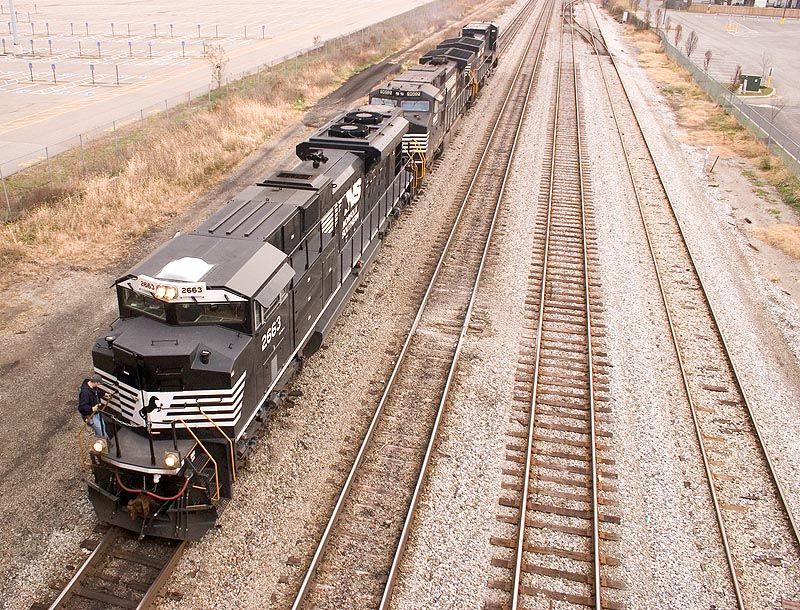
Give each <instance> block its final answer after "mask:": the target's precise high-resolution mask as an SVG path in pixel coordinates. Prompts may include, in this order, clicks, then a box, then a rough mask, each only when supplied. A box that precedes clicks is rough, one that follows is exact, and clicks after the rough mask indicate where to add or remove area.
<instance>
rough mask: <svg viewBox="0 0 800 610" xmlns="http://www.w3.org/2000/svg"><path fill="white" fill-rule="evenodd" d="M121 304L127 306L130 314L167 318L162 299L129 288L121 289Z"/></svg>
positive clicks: (160, 318)
mask: <svg viewBox="0 0 800 610" xmlns="http://www.w3.org/2000/svg"><path fill="white" fill-rule="evenodd" d="M122 306H123V307H125V308H127V309H128V310H129V311H130V313H131V314H132V315H137V314H140V313H143V314H145V315H146V316H150V317H153V318H157V319H159V320H164V321H166V319H167V311H166V307H165V303H164V302H163V301H159V300H158V299H154V298H153V297H149V296H146V295H144V294H140V293H138V292H134V291H133V290H130V289H129V288H125V289H124V290H123V291H122Z"/></svg>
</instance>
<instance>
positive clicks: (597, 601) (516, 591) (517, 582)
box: [511, 4, 602, 610]
mask: <svg viewBox="0 0 800 610" xmlns="http://www.w3.org/2000/svg"><path fill="white" fill-rule="evenodd" d="M565 7H566V4H564V5H562V19H560V20H559V23H560V26H559V27H560V36H559V62H558V70H557V74H556V93H555V103H554V111H553V146H552V150H551V154H550V176H549V179H548V195H547V220H546V226H545V241H544V251H543V258H542V271H541V278H542V279H541V286H540V291H539V312H538V321H537V327H536V345H535V350H534V370H533V387H532V391H531V400H530V416H529V419H528V433H527V444H526V451H525V467H524V471H523V483H522V498H521V501H520V512H519V524H518V535H517V546H516V553H515V561H514V581H513V583H512V596H511V610H517V609H518V608H520V604H521V600H520V597H521V596H520V591H521V580H522V571H523V570H522V564H523V562H522V559H523V553H524V549H525V530H526V527H527V524H526V522H527V503H528V495H529V490H530V479H531V467H532V460H533V439H534V436H535V422H536V403H537V398H538V390H539V368H540V363H541V351H542V334H543V324H544V313H545V312H544V310H545V300H546V299H545V297H546V289H547V277H548V259H549V254H550V236H551V225H552V214H553V199H554V193H555V173H556V171H555V170H556V155H557V147H558V144H557V140H558V137H557V136H558V131H559V108H560V106H561V98H562V95H561V76H562V69H563V60H562V56H563V36H564V19H563V16H564V10H565ZM570 43H571V45H570V52H571V57H572V74H573V79H572V80H573V94H574V96H575V120H576V123H575V130H576V140H577V154H578V164H577V166H578V176H579V184H578V189H579V197H580V217H581V235H582V255H583V256H582V259H583V280H584V299H585V305H586V341H587V361H588V374H587V378H588V386H589V387H588V396H589V421H590V439H589V444H590V448H591V479H592V498H591V505H592V540H593V561H592V565H593V572H594V606H595V609H596V610H601V608H602V601H601V593H602V589H601V579H600V524H599V511H598V508H599V507H598V504H599V503H598V488H597V461H598V460H597V447H596V443H595V439H596V429H595V404H594V382H593V377H594V374H593V363H592V358H593V355H592V326H591V301H590V289H589V260H588V250H587V235H586V213H585V212H586V206H585V203H586V200H585V189H584V177H583V176H584V174H583V156H582V153H581V137H580V125H581V122H580V103H579V98H578V78H577V65H576V63H575V40H574V30H573V29H572V28H570Z"/></svg>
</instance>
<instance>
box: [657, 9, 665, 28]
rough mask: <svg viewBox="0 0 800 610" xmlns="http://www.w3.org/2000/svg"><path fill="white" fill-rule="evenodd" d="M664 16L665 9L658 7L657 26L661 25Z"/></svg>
mask: <svg viewBox="0 0 800 610" xmlns="http://www.w3.org/2000/svg"><path fill="white" fill-rule="evenodd" d="M663 16H664V11H663V10H661V7H658V8H657V9H656V27H657V28H660V27H661V19H662V17H663Z"/></svg>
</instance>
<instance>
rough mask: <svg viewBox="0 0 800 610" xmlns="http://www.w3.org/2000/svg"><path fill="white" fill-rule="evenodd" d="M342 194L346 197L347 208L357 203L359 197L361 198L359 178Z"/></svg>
mask: <svg viewBox="0 0 800 610" xmlns="http://www.w3.org/2000/svg"><path fill="white" fill-rule="evenodd" d="M344 196H345V198H346V199H347V206H348V207H349V208H352V207H353V206H354V205H355V204H357V203H358V201H359V199H361V178H359V179H358V180H356V181H355V182H354V183H353V186H351V187H350V188H349V189H348V191H347V192H346V193H345V194H344Z"/></svg>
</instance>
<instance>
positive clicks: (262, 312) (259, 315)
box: [253, 301, 267, 330]
mask: <svg viewBox="0 0 800 610" xmlns="http://www.w3.org/2000/svg"><path fill="white" fill-rule="evenodd" d="M254 306H255V307H254V309H255V312H254V316H253V321H254V324H253V328H254V329H255V330H258V329H260V328H261V327H262V326H263V325H264V322H265V321H266V319H267V310H266V309H264V307H262V305H261V303H259V302H258V301H256V302H255V303H254Z"/></svg>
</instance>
